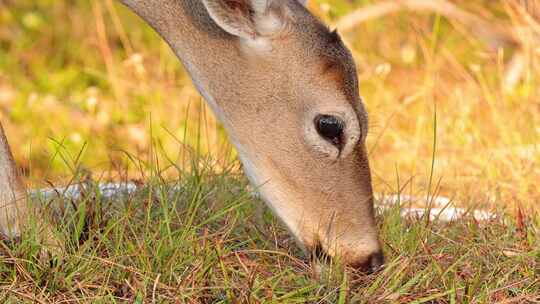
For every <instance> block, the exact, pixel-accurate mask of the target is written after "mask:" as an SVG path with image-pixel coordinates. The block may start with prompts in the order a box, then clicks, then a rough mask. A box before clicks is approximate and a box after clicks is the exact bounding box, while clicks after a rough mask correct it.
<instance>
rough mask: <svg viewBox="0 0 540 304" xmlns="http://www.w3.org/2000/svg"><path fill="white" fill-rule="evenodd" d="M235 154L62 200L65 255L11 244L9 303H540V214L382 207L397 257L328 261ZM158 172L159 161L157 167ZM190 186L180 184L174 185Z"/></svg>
mask: <svg viewBox="0 0 540 304" xmlns="http://www.w3.org/2000/svg"><path fill="white" fill-rule="evenodd" d="M234 166H236V165H235V164H234V163H233V164H232V165H231V167H229V168H227V170H225V172H224V173H217V174H216V173H215V172H214V171H212V169H210V167H213V164H212V163H211V162H206V161H205V162H201V165H200V166H199V170H195V171H193V173H192V174H186V173H185V172H184V171H178V174H179V175H180V177H181V178H180V179H179V180H178V181H176V182H172V183H164V182H163V179H161V178H159V176H157V175H156V176H152V177H151V178H150V180H149V182H148V183H147V185H146V186H145V187H146V188H145V189H144V190H141V191H140V192H138V193H136V194H133V195H132V196H130V197H128V198H124V199H122V200H120V201H117V202H115V203H111V202H108V201H106V200H104V199H102V197H101V196H100V195H99V191H94V190H93V189H92V188H90V189H89V191H88V195H87V196H86V197H85V198H83V199H81V200H79V201H73V202H66V201H62V200H60V199H58V200H55V201H53V202H51V206H52V207H55V206H65V205H67V206H72V207H68V208H66V209H64V210H61V211H58V216H59V217H56V219H57V221H58V222H57V225H56V227H58V229H59V235H61V237H62V238H64V239H66V240H67V249H66V251H67V252H66V253H62V255H61V258H60V260H54V259H53V260H52V261H51V260H49V259H39V258H36V256H38V255H39V250H40V249H42V248H41V247H40V246H39V245H38V244H36V242H35V241H33V240H34V239H35V233H31V232H30V233H28V234H27V235H25V236H24V237H23V238H22V242H21V243H20V244H16V245H13V244H12V245H9V246H7V245H3V247H2V250H1V251H2V256H3V258H2V259H3V262H2V263H0V282H1V286H0V299H2V300H1V302H2V303H21V302H26V303H53V302H54V303H67V302H93V303H113V302H124V301H127V302H130V303H151V302H153V303H248V302H250V303H261V302H264V303H306V302H309V303H538V301H540V248H539V247H538V242H539V239H538V237H539V235H540V234H539V230H538V228H539V226H540V218H534V217H526V216H522V217H519V218H509V217H504V218H497V219H493V220H492V221H489V222H477V221H475V220H473V219H464V220H460V221H457V222H453V223H446V224H443V223H432V222H427V221H425V220H424V219H403V218H402V217H400V215H399V207H397V206H396V207H394V208H391V209H389V210H385V211H383V212H380V213H379V216H378V217H379V223H380V226H381V237H382V241H383V242H384V244H385V252H386V258H387V264H386V266H385V268H384V269H383V270H382V271H381V272H380V273H378V274H376V275H365V274H361V273H355V272H354V271H353V270H351V269H345V270H344V269H343V268H342V267H340V266H339V265H331V266H327V267H326V268H324V269H325V270H324V271H323V272H322V274H321V273H319V272H318V271H317V269H318V268H317V263H310V262H309V261H308V260H306V259H304V258H302V253H301V252H299V251H298V249H297V247H296V246H295V244H294V242H293V241H292V240H291V239H290V236H289V234H288V233H287V232H286V231H284V230H283V228H281V226H280V225H279V224H278V223H276V221H275V220H274V219H273V217H272V216H271V215H270V214H266V216H265V222H266V224H265V225H264V226H263V228H262V229H261V226H260V225H257V224H256V220H255V217H254V214H255V213H254V211H253V208H254V207H253V206H254V204H253V200H254V199H253V198H251V196H250V195H249V193H248V192H247V191H246V185H245V182H244V179H243V178H239V177H238V176H235V175H234V174H232V173H231V172H233V171H235V170H234ZM156 171H157V170H156ZM177 186H180V187H179V189H181V190H174V189H175V187H176V189H178V187H177Z"/></svg>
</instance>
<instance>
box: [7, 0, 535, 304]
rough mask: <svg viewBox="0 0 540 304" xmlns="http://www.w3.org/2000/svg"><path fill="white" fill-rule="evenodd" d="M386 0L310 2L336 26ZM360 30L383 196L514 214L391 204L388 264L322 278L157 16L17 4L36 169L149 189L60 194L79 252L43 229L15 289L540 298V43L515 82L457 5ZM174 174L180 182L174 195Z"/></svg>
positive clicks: (21, 156) (18, 78)
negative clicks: (478, 215) (113, 198)
mask: <svg viewBox="0 0 540 304" xmlns="http://www.w3.org/2000/svg"><path fill="white" fill-rule="evenodd" d="M376 2H377V1H344V0H332V1H326V0H325V1H323V0H320V1H315V2H313V3H311V6H310V8H311V10H312V11H314V12H316V13H317V14H319V15H320V16H321V17H322V18H324V19H325V20H326V21H327V22H329V23H333V22H335V21H336V20H338V19H339V18H340V16H343V15H344V14H346V13H348V12H350V11H351V10H352V9H354V8H355V7H358V6H361V5H368V4H370V3H376ZM455 3H457V4H459V6H460V7H463V8H465V9H467V10H469V11H471V12H473V13H475V14H477V15H479V16H483V17H484V18H485V19H488V20H490V21H491V22H494V23H496V24H499V25H503V26H505V27H506V28H511V27H514V26H518V25H523V24H525V23H524V19H523V17H520V15H516V14H515V11H514V10H513V9H512V7H511V6H509V5H507V4H505V2H503V1H497V2H496V3H494V2H491V1H490V2H489V5H486V1H481V0H477V1H455ZM527 24H529V25H530V23H527ZM530 29H531V30H532V31H537V28H535V27H533V26H530ZM345 37H346V39H347V41H348V43H349V44H350V46H351V49H352V50H353V53H354V56H355V58H356V61H357V65H358V71H359V78H360V83H361V87H360V89H361V92H362V96H363V99H364V101H365V103H366V105H367V108H368V112H369V114H370V135H369V137H368V149H369V151H370V160H371V166H372V170H373V175H374V187H375V190H376V192H378V193H403V194H412V195H420V196H426V195H427V194H430V195H445V196H447V197H450V198H452V199H453V200H454V201H455V203H456V204H458V205H462V206H464V207H467V208H483V209H489V210H494V211H496V212H497V213H499V214H500V216H499V217H498V218H496V219H493V220H492V221H490V222H476V221H475V220H474V219H464V220H460V221H456V222H451V223H439V222H429V221H426V220H425V219H402V218H401V217H399V210H398V206H396V207H393V208H391V209H389V210H380V211H379V214H378V219H379V223H380V226H381V238H382V240H383V242H384V244H385V253H386V256H387V266H386V268H385V269H384V270H383V271H382V272H381V273H379V274H377V275H360V274H356V273H354V271H351V270H347V271H343V269H341V267H340V266H339V265H335V266H332V267H330V268H329V270H328V271H326V272H324V273H323V274H322V275H321V276H319V275H317V271H315V270H316V269H315V268H316V266H314V265H312V264H311V263H309V262H308V261H306V260H305V259H303V258H302V254H301V253H300V252H298V249H297V248H296V246H295V245H294V243H293V242H292V240H291V239H290V237H289V235H288V234H287V233H286V232H285V231H284V230H283V229H282V228H281V226H280V225H279V224H277V223H276V221H275V219H274V218H273V217H272V216H271V215H270V214H268V213H266V214H265V222H266V224H265V227H266V229H264V230H267V231H262V230H260V229H259V228H260V227H259V228H258V225H256V224H255V223H254V222H255V215H254V214H256V212H255V211H254V208H255V207H254V205H253V204H252V201H253V200H254V199H253V198H251V197H250V196H249V193H248V189H247V188H246V182H245V180H244V178H243V177H242V175H241V170H240V167H239V165H238V163H236V162H235V161H234V158H235V153H234V150H232V148H231V147H230V145H229V144H228V143H227V140H226V138H225V135H224V131H223V129H222V128H221V126H220V125H219V124H217V123H216V121H215V119H214V118H213V116H212V115H211V113H210V111H209V110H208V109H207V108H206V106H205V105H204V102H203V101H202V100H201V99H200V97H199V96H198V94H197V93H196V91H195V90H194V89H193V87H192V86H191V83H190V80H189V78H188V76H187V74H186V73H185V72H184V71H183V69H182V67H181V65H180V64H179V63H178V61H177V60H176V59H175V58H174V55H173V54H172V52H171V51H170V50H169V49H168V47H167V46H166V45H165V43H163V42H162V41H161V40H160V38H159V37H158V36H157V35H156V34H155V33H154V32H153V31H152V30H151V29H149V28H148V27H147V26H146V25H144V23H143V22H142V21H141V20H139V19H138V18H137V17H136V16H134V15H133V14H131V13H129V12H128V11H127V10H126V9H125V8H123V7H122V6H120V5H118V4H116V3H114V1H112V0H100V1H83V0H76V1H69V2H68V1H61V2H58V1H51V0H34V1H30V0H17V1H10V0H7V1H6V0H4V1H0V109H1V111H0V120H1V121H2V123H3V124H4V127H5V128H6V131H7V134H8V137H9V139H10V142H11V144H12V147H13V150H14V153H15V157H16V159H17V161H18V163H19V164H20V165H21V167H22V168H23V170H24V172H25V174H26V177H27V180H28V183H29V184H31V185H32V186H33V187H42V186H44V185H47V184H51V183H52V184H66V183H70V182H73V181H78V180H84V179H89V180H91V181H100V180H121V181H123V180H137V181H138V182H140V183H142V184H144V185H145V190H143V191H141V192H140V193H137V194H136V195H134V196H133V197H129V198H126V199H124V200H122V201H121V202H115V203H114V204H111V202H106V201H105V200H103V199H102V198H100V195H99V193H97V196H95V195H90V196H88V197H86V198H84V199H82V200H80V201H74V202H66V201H59V200H56V201H54V202H51V203H50V204H51V206H64V205H67V206H70V207H69V208H67V209H61V208H60V210H59V211H58V212H57V213H58V214H57V215H56V221H57V222H56V227H58V230H59V232H58V233H59V234H60V235H61V236H62V237H63V238H64V239H65V240H66V242H67V252H66V253H65V254H64V256H63V257H62V259H61V261H56V262H54V261H53V262H51V261H50V260H46V259H45V260H43V259H39V258H36V257H35V256H36V253H37V252H38V251H39V250H40V246H39V244H37V243H36V241H35V240H34V239H35V237H34V236H35V235H34V234H33V233H32V232H29V233H28V235H26V236H24V237H23V238H22V240H21V242H20V243H17V244H9V243H5V244H4V245H3V246H2V251H3V254H2V256H3V257H2V258H3V260H4V262H3V263H1V264H0V285H1V286H0V294H1V296H2V297H3V298H2V300H1V301H2V302H6V303H20V302H21V301H26V302H29V303H33V302H43V303H49V302H61V301H66V302H69V301H71V302H77V301H79V302H98V303H99V302H103V303H110V302H114V301H116V302H122V301H129V302H138V303H146V302H152V301H155V302H191V303H201V302H203V303H205V302H223V303H232V302H235V300H236V302H247V301H252V302H306V301H308V302H321V303H336V302H337V303H343V302H364V303H374V302H377V303H385V302H388V303H409V302H412V303H527V302H530V303H534V302H535V301H536V302H538V301H540V298H539V295H540V286H539V285H540V282H539V280H538V277H540V265H539V262H540V247H539V245H538V244H539V241H540V240H539V239H538V238H539V235H540V233H539V230H538V229H539V226H540V218H539V216H538V215H537V214H538V213H537V212H535V211H538V206H540V204H539V202H540V184H539V183H538V180H540V169H539V167H538V163H540V149H539V146H538V142H540V140H539V138H540V129H539V127H538V126H540V108H539V106H540V104H539V102H538V95H539V91H538V88H539V86H538V82H539V75H540V69H539V61H538V53H537V52H536V51H535V46H534V45H528V46H527V47H526V49H525V51H526V52H525V53H526V55H527V56H526V58H527V63H528V64H527V67H526V68H525V72H524V77H523V79H522V80H521V81H520V82H519V83H518V84H517V85H516V86H515V87H513V88H511V89H508V88H505V87H504V85H503V81H502V79H503V77H504V72H505V69H506V62H507V61H508V60H509V58H510V55H511V54H512V52H514V51H515V50H512V49H504V50H499V51H498V52H493V51H490V50H489V49H487V48H486V47H485V46H484V45H483V44H482V43H480V42H479V41H478V39H476V37H474V36H473V35H472V34H470V31H468V30H467V29H466V28H464V27H462V26H460V25H459V24H455V23H453V22H452V21H450V20H447V19H445V18H442V17H440V16H434V15H430V14H419V13H415V12H408V13H400V14H397V15H392V16H388V17H385V18H381V19H376V20H373V21H369V22H365V23H362V24H361V25H359V26H358V27H357V29H356V30H354V31H353V32H350V33H347V34H346V35H345ZM523 39H526V38H523ZM434 117H436V120H435V119H434ZM435 122H436V123H435ZM209 155H211V157H209ZM88 172H93V173H92V174H89V173H88ZM174 185H181V189H182V190H181V191H179V192H174V193H173V194H172V196H171V194H170V192H171V191H170V189H171V187H173V186H174ZM94 192H96V191H94Z"/></svg>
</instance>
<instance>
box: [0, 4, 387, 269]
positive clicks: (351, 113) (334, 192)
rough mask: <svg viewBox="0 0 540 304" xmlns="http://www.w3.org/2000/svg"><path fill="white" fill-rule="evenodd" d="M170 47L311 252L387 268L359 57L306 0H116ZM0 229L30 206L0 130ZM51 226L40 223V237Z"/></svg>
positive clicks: (263, 191) (265, 193) (13, 227)
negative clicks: (377, 217)
mask: <svg viewBox="0 0 540 304" xmlns="http://www.w3.org/2000/svg"><path fill="white" fill-rule="evenodd" d="M120 1H121V2H122V3H123V4H124V5H125V6H126V7H127V8H129V9H130V10H132V11H133V12H134V13H135V14H137V15H138V16H139V17H141V18H142V19H143V20H144V21H145V22H146V23H147V24H149V25H150V26H151V27H152V28H153V29H154V30H155V31H156V32H157V33H158V34H159V35H160V36H161V37H162V38H163V39H164V40H165V42H166V43H167V44H168V45H169V46H170V48H171V49H172V51H173V52H174V53H175V54H176V56H177V57H178V59H179V60H180V61H181V62H182V64H183V66H184V68H185V69H186V71H187V72H188V74H189V75H190V77H191V79H192V82H193V84H194V86H195V87H196V88H197V90H198V91H199V93H200V94H201V96H202V97H203V98H204V99H205V100H206V102H207V104H208V105H209V106H210V108H211V109H212V111H213V112H214V114H215V116H216V117H217V119H218V120H219V121H220V122H221V123H222V124H223V126H224V128H225V129H226V131H227V134H228V137H229V139H230V141H231V142H232V143H233V145H234V147H235V148H236V150H237V151H238V158H239V160H240V162H241V164H242V168H243V170H244V173H245V175H246V176H247V179H248V180H249V181H250V183H251V184H252V185H254V186H255V187H256V189H257V191H258V192H259V194H260V197H261V198H262V200H263V201H264V202H265V203H266V204H267V206H268V207H269V209H270V210H271V211H272V212H273V213H274V214H275V215H276V216H277V218H278V219H279V220H280V221H281V222H282V223H284V225H285V226H286V227H287V229H288V231H289V232H290V233H291V234H292V236H293V238H294V240H295V241H296V243H297V244H298V246H299V247H300V248H301V249H302V250H303V251H304V252H305V253H306V254H309V255H310V256H311V255H313V254H314V255H319V256H320V255H323V256H325V257H328V258H333V259H337V258H339V261H340V262H341V263H343V264H345V265H348V266H351V267H355V268H360V269H363V270H367V271H375V270H377V269H379V268H380V267H381V265H383V263H384V262H383V253H382V249H381V248H382V246H381V243H380V240H379V235H378V234H379V233H378V228H377V224H376V221H375V215H374V206H373V190H372V183H371V175H370V174H371V173H370V167H369V161H368V155H367V149H366V143H365V140H366V136H367V133H368V116H367V112H366V109H365V106H364V104H363V101H362V99H361V97H360V94H359V88H358V86H359V84H358V78H357V72H356V65H355V62H354V60H353V57H352V55H351V52H350V51H349V49H348V48H347V47H346V46H345V44H344V43H343V41H342V39H341V38H340V36H339V34H338V33H337V31H331V30H330V29H329V28H328V27H327V26H326V25H325V24H323V23H322V21H320V20H319V19H318V18H317V17H315V16H314V15H313V14H311V13H310V12H309V10H308V9H307V7H306V0H120ZM0 133H1V134H0V167H1V171H0V200H1V202H2V204H3V208H2V210H3V211H2V212H1V214H2V216H1V217H0V230H1V232H2V233H3V234H4V235H6V236H7V237H16V236H18V235H20V233H21V231H23V230H24V229H26V228H25V227H26V226H27V223H28V222H29V218H32V217H34V220H35V219H38V220H40V218H41V217H42V216H41V215H40V214H38V213H37V212H35V211H33V210H34V207H32V206H30V205H29V201H28V199H27V198H26V190H25V187H24V185H23V183H22V179H21V178H20V176H19V173H18V170H17V167H16V164H15V162H14V161H13V156H12V155H11V151H10V148H9V145H8V142H7V139H6V136H5V134H4V132H3V129H2V130H1V132H0ZM47 225H48V224H47V223H44V226H45V228H43V231H44V233H43V235H44V237H45V238H47V237H49V234H48V233H47V232H46V231H47V229H49V228H47V227H46V226H47Z"/></svg>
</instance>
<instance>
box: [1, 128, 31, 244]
mask: <svg viewBox="0 0 540 304" xmlns="http://www.w3.org/2000/svg"><path fill="white" fill-rule="evenodd" d="M28 215H29V212H28V204H27V198H26V189H25V187H24V185H23V182H22V180H21V177H20V175H19V172H18V170H17V166H16V165H15V161H14V160H13V155H12V154H11V149H10V147H9V143H8V141H7V138H6V135H5V134H4V129H3V127H2V125H1V123H0V232H2V234H4V236H7V237H9V238H11V237H17V236H19V235H20V233H21V230H22V229H24V228H23V227H24V223H26V222H27V221H28Z"/></svg>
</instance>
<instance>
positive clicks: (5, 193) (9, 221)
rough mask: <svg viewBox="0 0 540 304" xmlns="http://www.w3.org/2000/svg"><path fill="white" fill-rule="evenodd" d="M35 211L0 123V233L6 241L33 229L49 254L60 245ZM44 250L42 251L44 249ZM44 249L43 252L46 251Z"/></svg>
mask: <svg viewBox="0 0 540 304" xmlns="http://www.w3.org/2000/svg"><path fill="white" fill-rule="evenodd" d="M38 210H39V208H34V207H33V206H32V205H31V204H30V202H29V200H28V198H27V193H26V187H25V186H24V184H23V181H22V179H21V176H20V174H19V171H18V169H17V166H16V164H15V160H14V159H13V155H12V153H11V149H10V147H9V143H8V141H7V138H6V135H5V133H4V129H3V127H2V124H1V123H0V233H1V234H3V236H4V237H7V238H10V239H11V238H16V237H19V236H20V235H21V233H22V232H23V231H24V230H25V229H29V228H31V227H35V228H36V229H37V233H38V238H39V239H40V240H41V242H42V243H43V244H46V245H51V246H48V247H50V248H47V249H52V250H53V251H55V250H57V249H59V247H63V246H61V244H62V243H61V242H59V240H58V239H57V238H56V237H55V236H54V235H53V233H52V229H51V226H50V224H49V223H48V221H47V220H46V217H45V216H44V214H41V213H40V212H39V211H38ZM44 249H45V248H44ZM47 249H45V251H49V250H47Z"/></svg>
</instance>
